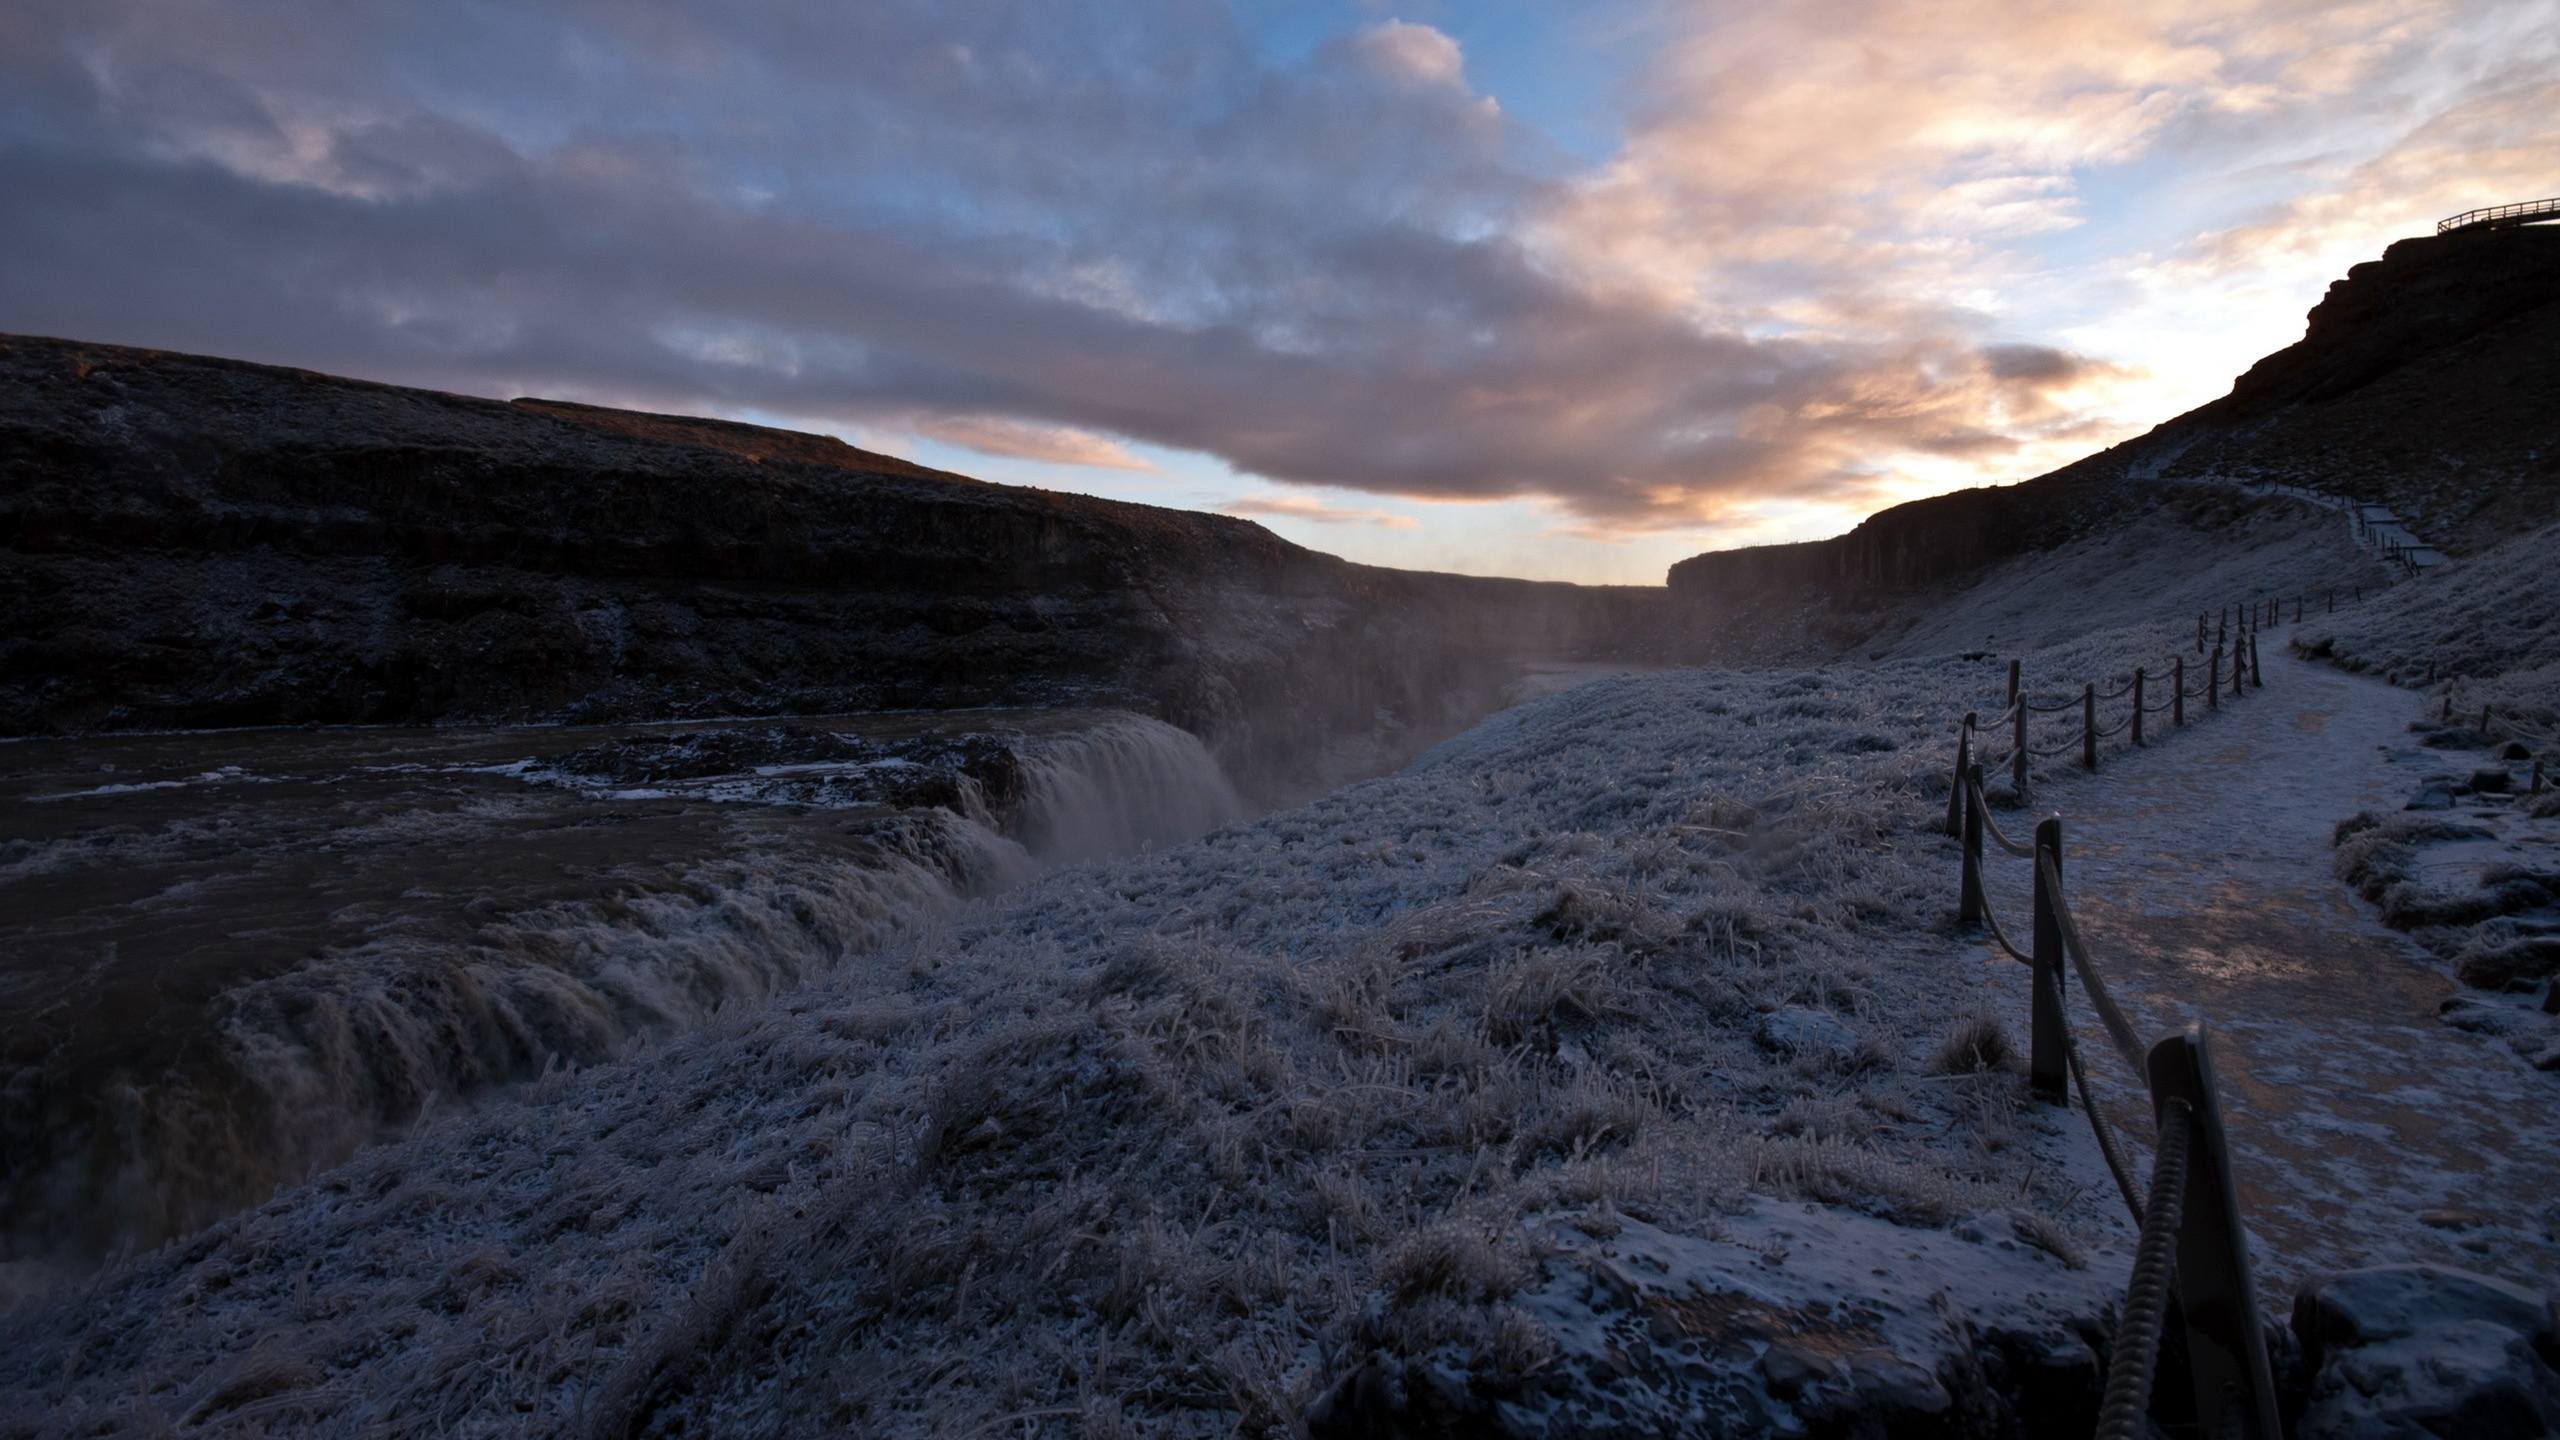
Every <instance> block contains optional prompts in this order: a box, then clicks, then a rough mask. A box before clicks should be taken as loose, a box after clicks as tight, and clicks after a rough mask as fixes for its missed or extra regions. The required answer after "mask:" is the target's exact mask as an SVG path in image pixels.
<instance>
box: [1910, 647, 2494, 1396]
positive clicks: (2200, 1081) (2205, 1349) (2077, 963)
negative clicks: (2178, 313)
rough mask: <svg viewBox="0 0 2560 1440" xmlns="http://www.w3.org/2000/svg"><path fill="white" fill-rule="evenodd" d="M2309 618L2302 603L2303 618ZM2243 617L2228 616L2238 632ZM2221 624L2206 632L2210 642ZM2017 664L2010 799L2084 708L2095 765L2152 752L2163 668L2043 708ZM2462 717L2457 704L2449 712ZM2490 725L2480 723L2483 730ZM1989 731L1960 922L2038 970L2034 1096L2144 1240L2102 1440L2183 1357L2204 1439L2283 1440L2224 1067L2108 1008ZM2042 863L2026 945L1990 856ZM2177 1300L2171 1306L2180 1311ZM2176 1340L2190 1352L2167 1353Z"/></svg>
mask: <svg viewBox="0 0 2560 1440" xmlns="http://www.w3.org/2000/svg"><path fill="white" fill-rule="evenodd" d="M2274 603H2275V602H2271V601H2270V602H2261V605H2260V606H2259V607H2252V609H2251V610H2250V611H2248V612H2244V613H2242V614H2240V615H2239V616H2238V617H2237V619H2238V621H2239V625H2240V632H2239V636H2238V638H2237V640H2236V641H2233V642H2232V643H2230V644H2229V645H2228V654H2229V655H2230V657H2231V658H2230V664H2229V666H2228V671H2229V681H2228V686H2229V689H2230V692H2231V694H2232V695H2233V696H2234V697H2237V696H2239V695H2241V694H2244V693H2245V689H2244V685H2245V686H2247V687H2254V688H2262V687H2263V686H2264V684H2265V681H2264V679H2263V678H2262V677H2261V676H2260V675H2259V673H2258V657H2257V631H2258V629H2259V627H2260V625H2261V624H2263V623H2270V622H2271V621H2272V620H2274V619H2276V618H2279V617H2280V611H2278V610H2276V609H2273V608H2271V607H2273V605H2274ZM2296 603H2297V605H2299V604H2300V603H2302V602H2296ZM2233 618H2234V617H2233V616H2232V615H2231V614H2230V613H2229V612H2226V615H2225V622H2224V623H2225V624H2226V625H2229V624H2230V623H2231V622H2232V619H2233ZM2206 619H2207V617H2205V616H2201V615H2200V616H2198V617H2197V622H2196V623H2197V636H2198V639H2199V642H2200V644H2201V643H2202V641H2203V638H2204V635H2205V624H2206ZM2225 653H2226V647H2225V645H2223V644H2215V645H2213V647H2212V649H2211V650H2210V652H2209V659H2208V663H2207V664H2206V665H2205V666H2204V667H2203V675H2202V677H2201V679H2202V684H2201V685H2200V686H2199V687H2197V688H2195V689H2190V688H2189V686H2188V682H2187V677H2186V673H2185V671H2186V663H2185V657H2184V656H2183V655H2179V656H2174V657H2172V659H2171V664H2170V666H2169V673H2168V675H2167V676H2166V677H2165V678H2166V679H2168V681H2169V685H2168V686H2167V687H2166V688H2167V689H2168V699H2167V701H2166V705H2167V709H2168V712H2169V713H2170V714H2171V716H2172V717H2173V725H2177V726H2183V725H2184V724H2185V723H2186V719H2187V716H2186V713H2185V712H2186V702H2187V701H2189V700H2190V699H2196V698H2202V699H2203V700H2204V701H2205V703H2206V705H2207V707H2208V709H2219V708H2220V705H2221V699H2222V694H2223V691H2224V689H2225V678H2224V676H2225V666H2224V663H2223V657H2224V655H2225ZM2020 669H2021V667H2020V664H2019V662H2017V661H2014V660H2013V661H2011V662H2010V664H2009V704H2008V708H2007V709H2006V710H2004V711H2003V712H2002V713H2001V714H2000V715H1999V716H1998V717H1996V718H1995V720H1994V721H1993V723H1994V724H1995V725H1996V724H2002V723H2005V724H2007V725H2008V726H2009V727H2010V732H2011V737H2012V748H2011V751H2010V754H2009V756H2008V757H2007V758H2008V759H2009V760H2010V762H2011V776H2012V780H2013V782H2014V788H2015V789H2016V790H2017V792H2018V793H2019V794H2020V795H2021V796H2023V795H2024V794H2025V793H2026V778H2027V765H2026V760H2027V759H2028V758H2029V757H2031V756H2035V755H2050V754H2056V753H2061V752H2063V751H2067V750H2068V749H2069V748H2070V743H2069V742H2065V743H2063V744H2061V745H2059V746H2053V747H2039V746H2036V745H2034V744H2032V743H2031V741H2030V738H2029V736H2028V733H2027V723H2028V717H2029V716H2030V715H2033V714H2054V713H2059V712H2060V711H2062V710H2066V709H2069V708H2072V704H2076V705H2077V706H2078V708H2079V710H2080V734H2079V735H2078V736H2077V737H2075V738H2076V739H2077V740H2078V741H2079V743H2080V744H2081V746H2082V759H2083V762H2084V763H2085V764H2086V765H2087V767H2088V768H2091V769H2095V768H2096V766H2097V753H2098V752H2097V742H2098V740H2099V739H2100V738H2103V737H2106V736H2112V735H2115V734H2118V733H2122V732H2124V731H2127V730H2130V731H2131V732H2132V736H2133V743H2135V744H2137V745H2139V744H2141V743H2143V736H2142V729H2141V721H2142V717H2143V716H2145V715H2148V714H2157V713H2159V710H2158V708H2157V707H2154V706H2152V705H2151V704H2150V703H2149V702H2148V701H2146V700H2145V699H2144V690H2145V688H2146V683H2147V681H2148V680H2149V678H2150V674H2149V667H2147V666H2145V667H2139V668H2137V669H2135V671H2134V672H2133V674H2132V675H2131V676H2130V677H2128V678H2127V679H2126V680H2125V681H2124V682H2123V683H2122V684H2121V685H2111V686H2110V687H2109V689H2108V691H2106V692H2105V693H2103V694H2102V693H2101V691H2100V690H2099V688H2098V686H2097V685H2095V684H2084V685H2083V686H2082V687H2081V691H2080V695H2079V697H2078V698H2077V700H2076V701H2075V702H2071V703H2070V704H2064V705H2056V706H2050V707H2047V706H2040V705H2038V704H2037V703H2036V702H2035V701H2033V700H2032V699H2029V698H2028V697H2026V696H2025V695H2024V694H2022V693H2021V691H2020V689H2019V681H2020ZM2101 700H2124V701H2129V702H2130V703H2129V705H2128V706H2127V709H2126V712H2125V713H2124V715H2123V716H2122V718H2120V719H2118V720H2117V721H2116V722H2114V724H2112V725H2110V726H2101V725H2100V724H2099V723H2098V718H2097V715H2098V705H2099V703H2100V701H2101ZM2446 713H2447V714H2448V715H2450V714H2451V709H2450V701H2448V707H2447V710H2446ZM2488 719H2489V715H2488V713H2487V712H2486V711H2485V710H2484V712H2483V716H2482V720H2483V726H2484V728H2485V726H2486V723H2487V720H2488ZM1980 724H1981V720H1980V717H1979V716H1978V715H1975V714H1970V713H1968V714H1967V715H1966V716H1965V717H1964V721H1963V723H1962V725H1961V726H1960V727H1959V729H1958V731H1957V735H1956V765H1955V774H1954V777H1953V780H1952V782H1951V784H1950V786H1949V793H1948V797H1947V829H1948V831H1949V832H1950V833H1951V834H1954V835H1955V836H1957V837H1958V839H1959V840H1960V842H1961V846H1962V851H1963V869H1962V872H1961V881H1960V888H1959V896H1958V901H1957V919H1958V920H1959V921H1960V922H1962V923H1964V924H1968V925H1980V926H1981V927H1982V928H1983V930H1984V932H1985V933H1986V934H1987V936H1988V938H1989V940H1990V942H1991V944H1992V945H1993V946H1994V947H1995V948H1996V949H1997V950H1998V951H1999V952H2000V953H2002V954H2005V955H2007V956H2008V957H2009V958H2010V959H2013V960H2016V961H2018V962H2019V963H2021V964H2023V965H2025V966H2026V967H2027V968H2028V973H2029V976H2030V988H2031V990H2032V996H2033V999H2032V1005H2033V1009H2032V1026H2031V1030H2032V1033H2031V1038H2030V1044H2029V1051H2028V1060H2027V1078H2028V1084H2029V1087H2030V1089H2031V1090H2032V1091H2033V1093H2034V1094H2035V1095H2036V1096H2037V1098H2039V1099H2042V1100H2047V1101H2051V1102H2055V1103H2059V1104H2065V1105H2068V1104H2069V1103H2070V1101H2071V1096H2072V1094H2073V1092H2075V1091H2076V1092H2077V1093H2078V1095H2079V1099H2080V1107H2079V1108H2080V1109H2081V1110H2082V1111H2083V1112H2084V1113H2085V1114H2086V1115H2087V1117H2088V1121H2089V1129H2090V1133H2091V1135H2092V1136H2093V1137H2094V1138H2095V1139H2096V1141H2097V1146H2098V1153H2099V1154H2100V1156H2102V1157H2103V1158H2104V1159H2105V1161H2106V1165H2107V1172H2108V1174H2109V1176H2110V1177H2111V1178H2112V1179H2113V1180H2114V1181H2115V1186H2116V1190H2117V1193H2118V1195H2119V1196H2120V1197H2121V1198H2122V1199H2123V1201H2124V1206H2125V1211H2126V1213H2127V1215H2129V1216H2130V1217H2131V1219H2132V1221H2133V1224H2134V1226H2135V1227H2136V1229H2137V1231H2138V1232H2139V1234H2140V1240H2139V1241H2138V1243H2137V1245H2136V1247H2135V1252H2134V1263H2133V1273H2132V1276H2131V1280H2130V1283H2129V1284H2128V1287H2127V1290H2126V1294H2125V1304H2124V1309H2123V1311H2122V1313H2121V1316H2120V1318H2119V1320H2118V1324H2117V1329H2116V1335H2115V1343H2114V1345H2113V1347H2112V1350H2111V1352H2110V1358H2109V1362H2108V1368H2107V1378H2106V1388H2105V1392H2104V1397H2103V1399H2102V1401H2101V1403H2100V1409H2099V1420H2098V1428H2097V1434H2098V1435H2099V1436H2101V1437H2106V1440H2140V1437H2145V1436H2148V1435H2149V1434H2151V1433H2152V1431H2151V1427H2152V1423H2153V1419H2154V1417H2153V1416H2152V1414H2151V1410H2152V1405H2153V1400H2154V1397H2155V1396H2156V1395H2157V1394H2158V1393H2159V1390H2160V1385H2159V1371H2160V1369H2161V1358H2162V1356H2163V1354H2164V1353H2168V1354H2171V1355H2174V1356H2177V1357H2179V1358H2178V1360H2177V1361H2176V1362H2175V1363H2176V1364H2178V1365H2179V1366H2181V1367H2182V1368H2183V1369H2184V1371H2185V1381H2184V1384H2183V1387H2180V1386H2178V1385H2177V1384H2176V1383H2175V1377H2172V1388H2183V1389H2184V1390H2185V1391H2186V1393H2187V1394H2188V1395H2189V1396H2191V1397H2192V1403H2193V1418H2194V1422H2195V1432H2196V1433H2200V1434H2207V1435H2219V1434H2226V1433H2228V1434H2236V1435H2242V1436H2253V1437H2255V1440H2281V1437H2282V1435H2283V1431H2282V1429H2281V1423H2280V1421H2279V1419H2278V1415H2277V1410H2276V1398H2275V1385H2274V1376H2273V1371H2272V1368H2271V1367H2270V1365H2269V1362H2268V1357H2267V1349H2266V1335H2265V1332H2264V1328H2263V1322H2262V1321H2261V1319H2260V1312H2259V1308H2258V1302H2257V1290H2256V1285H2255V1281H2254V1280H2253V1279H2252V1278H2251V1275H2250V1267H2249V1254H2248V1242H2247V1238H2246V1234H2245V1232H2244V1230H2243V1229H2242V1226H2241V1223H2240V1208H2239V1197H2238V1194H2237V1192H2236V1190H2235V1188H2234V1186H2233V1183H2232V1172H2231V1157H2230V1147H2229V1144H2228V1142H2227V1139H2226V1137H2225V1135H2224V1132H2223V1127H2222V1111H2221V1106H2220V1101H2219V1098H2218V1094H2217V1090H2216V1082H2215V1078H2214V1067H2213V1052H2212V1046H2211V1043H2210V1039H2209V1036H2208V1033H2207V1030H2206V1028H2205V1026H2204V1025H2203V1024H2202V1023H2197V1024H2191V1025H2189V1026H2187V1027H2186V1028H2185V1029H2184V1030H2182V1031H2180V1032H2179V1033H2177V1034H2173V1035H2169V1036H2166V1037H2164V1038H2162V1039H2160V1040H2158V1041H2157V1042H2155V1043H2153V1044H2151V1045H2150V1046H2148V1047H2145V1046H2144V1045H2143V1043H2142V1040H2141V1037H2140V1034H2139V1032H2138V1031H2136V1029H2135V1028H2134V1025H2133V1022H2132V1020H2131V1019H2129V1018H2128V1017H2127V1016H2126V1015H2125V1013H2124V1011H2123V1010H2122V1009H2121V1008H2120V1007H2119V1006H2118V1005H2117V1004H2116V1002H2115V998H2114V996H2112V995H2111V994H2109V993H2108V989H2107V985H2106V980H2105V975H2104V970H2103V968H2102V967H2101V965H2100V964H2099V962H2098V959H2097V957H2096V956H2095V955H2094V954H2093V953H2092V952H2091V950H2090V947H2089V945H2088V944H2087V942H2086V941H2085V940H2084V939H2083V938H2082V936H2081V933H2080V926H2079V922H2078V920H2077V919H2076V918H2075V917H2074V916H2073V915H2072V912H2071V905H2070V900H2069V897H2068V893H2067V891H2066V889H2065V887H2064V873H2065V872H2064V863H2063V845H2062V817H2061V816H2059V815H2048V816H2045V817H2044V818H2043V819H2041V820H2039V821H2038V822H2037V823H2036V827H2035V833H2034V838H2033V840H2032V841H2031V842H2026V843H2022V842H2020V841H2019V840H2018V839H2017V838H2015V837H2013V836H2011V835H2010V834H2009V833H2008V832H2007V831H2005V830H2003V829H2001V828H2000V822H1999V820H1998V819H1997V818H1996V817H1995V816H1994V814H1993V812H1992V808H1991V800H1990V797H1989V795H1988V793H1987V792H1986V791H1985V788H1984V783H1983V771H1984V764H1985V760H1984V757H1983V755H1982V753H1981V751H1980V750H1979V749H1978V748H1977V746H1976V745H1975V741H1974V735H1975V731H1976V729H1977V728H1978V727H1979V726H1980ZM1994 846H1996V847H1997V848H1998V849H1999V850H2001V851H2002V852H2004V853H2006V854H2008V855H2011V856H2014V857H2017V858H2019V859H2023V860H2029V861H2032V862H2033V864H2034V867H2035V871H2034V884H2035V889H2034V895H2035V901H2034V904H2035V909H2034V915H2033V923H2032V926H2031V928H2030V930H2029V931H2028V938H2029V943H2028V944H2026V945H2024V946H2021V945H2020V944H2019V943H2018V942H2017V940H2016V939H2015V938H2013V937H2012V935H2011V933H2010V931H2009V929H2008V927H2007V926H2005V925H2003V924H2002V923H2001V919H2000V916H1999V913H1998V912H1997V911H1995V910H1994V909H1993V908H1992V906H1991V903H1990V900H1989V897H1988V895H1987V894H1986V892H1985V890H1984V886H1983V856H1984V854H1985V853H1986V850H1987V849H1988V848H1989V847H1994ZM2071 974H2076V975H2077V976H2078V977H2079V981H2080V985H2079V988H2080V990H2081V991H2082V993H2084V994H2086V995H2087V996H2088V1003H2089V1008H2090V1009H2091V1010H2092V1011H2093V1012H2095V1014H2096V1015H2097V1018H2098V1023H2099V1028H2100V1030H2101V1032H2102V1033H2103V1034H2104V1035H2105V1036H2106V1039H2107V1042H2108V1048H2110V1049H2112V1050H2113V1051H2114V1052H2115V1054H2116V1056H2117V1057H2118V1058H2119V1059H2120V1060H2122V1061H2123V1063H2124V1064H2125V1065H2126V1067H2127V1068H2129V1069H2130V1070H2132V1071H2134V1072H2135V1073H2136V1074H2138V1075H2140V1076H2141V1077H2142V1079H2143V1082H2144V1084H2145V1086H2146V1088H2147V1089H2148V1091H2149V1093H2150V1097H2151V1109H2152V1120H2153V1144H2152V1147H2151V1149H2152V1157H2151V1170H2150V1178H2149V1181H2148V1185H2147V1193H2145V1188H2146V1187H2143V1186H2140V1185H2138V1184H2137V1182H2136V1173H2137V1164H2136V1158H2137V1157H2134V1156H2131V1155H2129V1153H2128V1146H2127V1145H2126V1143H2125V1141H2124V1139H2123V1138H2122V1137H2121V1136H2119V1135H2118V1134H2117V1132H2116V1129H2115V1127H2114V1126H2113V1125H2111V1124H2110V1123H2109V1122H2108V1120H2107V1116H2106V1107H2105V1105H2104V1104H2102V1103H2101V1101H2100V1098H2099V1095H2098V1092H2097V1091H2096V1089H2095V1087H2094V1086H2092V1085H2091V1083H2090V1077H2089V1065H2088V1063H2087V1061H2086V1059H2085V1058H2084V1057H2083V1056H2082V1054H2081V1049H2080V1045H2079V1043H2078V1039H2077V1037H2076V1035H2075V1033H2074V1027H2073V1025H2072V1021H2071V1016H2070V1012H2069V1010H2068V1008H2067V1005H2066V989H2067V987H2066V978H2065V977H2066V975H2071ZM2173 1302H2174V1303H2173ZM2172 1326H2175V1327H2177V1328H2178V1330H2179V1332H2180V1338H2181V1339H2182V1340H2183V1341H2184V1344H2183V1345H2180V1346H2176V1347H2168V1348H2167V1349H2166V1350H2165V1352H2164V1347H2163V1344H2162V1341H2163V1339H2164V1338H2165V1337H2166V1335H2167V1333H2168V1331H2169V1330H2170V1328H2171V1327H2172Z"/></svg>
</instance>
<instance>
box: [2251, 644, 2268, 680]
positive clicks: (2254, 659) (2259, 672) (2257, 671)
mask: <svg viewBox="0 0 2560 1440" xmlns="http://www.w3.org/2000/svg"><path fill="white" fill-rule="evenodd" d="M2249 683H2250V684H2252V685H2255V686H2257V687H2258V688H2259V689H2261V690H2264V689H2266V688H2267V672H2266V670H2265V668H2264V667H2262V666H2260V665H2259V664H2258V636H2257V632H2256V631H2251V632H2250V634H2249Z"/></svg>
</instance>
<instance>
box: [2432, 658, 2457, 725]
mask: <svg viewBox="0 0 2560 1440" xmlns="http://www.w3.org/2000/svg"><path fill="white" fill-rule="evenodd" d="M2427 669H2428V670H2429V672H2430V674H2429V675H2428V678H2429V679H2433V678H2435V677H2434V675H2433V673H2432V672H2433V671H2434V669H2435V667H2434V666H2432V665H2430V666H2428V667H2427ZM2436 723H2437V724H2440V725H2450V724H2452V723H2453V692H2452V691H2451V690H2447V691H2445V692H2444V713H2443V714H2441V715H2439V716H2437V717H2436Z"/></svg>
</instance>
